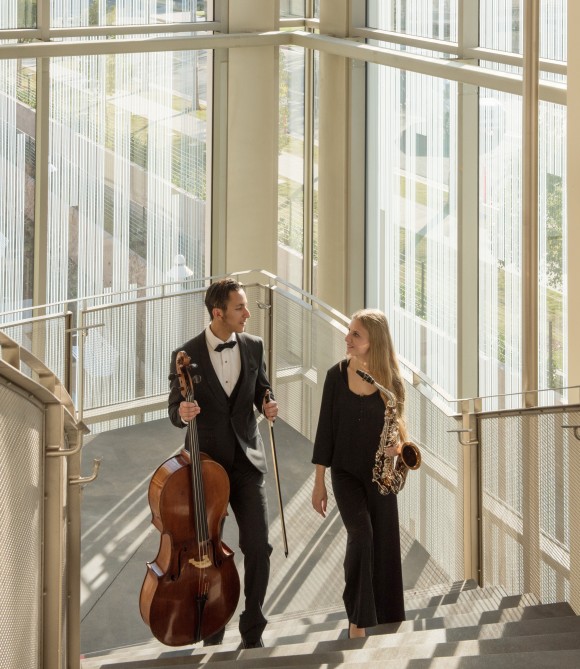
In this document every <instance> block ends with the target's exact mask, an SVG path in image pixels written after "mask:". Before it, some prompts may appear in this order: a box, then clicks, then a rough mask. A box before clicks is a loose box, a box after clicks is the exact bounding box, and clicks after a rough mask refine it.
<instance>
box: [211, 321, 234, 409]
mask: <svg viewBox="0 0 580 669" xmlns="http://www.w3.org/2000/svg"><path fill="white" fill-rule="evenodd" d="M205 341H206V344H207V350H208V351H209V359H210V360H211V364H212V365H213V368H214V370H215V373H216V375H217V377H218V379H219V382H220V383H221V384H222V388H223V389H224V390H225V392H226V395H227V396H228V397H229V396H230V395H231V394H232V391H233V389H234V388H235V386H236V383H237V382H238V379H239V378H240V372H241V371H242V360H241V358H240V343H239V342H237V338H236V334H235V332H233V333H232V334H231V335H230V337H229V338H228V340H227V341H236V342H237V344H236V345H235V346H234V347H233V348H224V350H223V351H216V350H215V348H216V346H218V345H219V344H222V343H224V342H222V340H221V339H220V338H219V337H216V336H215V335H214V333H213V332H212V331H211V328H210V326H209V325H208V326H207V327H206V329H205Z"/></svg>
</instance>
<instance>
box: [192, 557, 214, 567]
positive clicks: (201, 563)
mask: <svg viewBox="0 0 580 669" xmlns="http://www.w3.org/2000/svg"><path fill="white" fill-rule="evenodd" d="M188 562H189V564H192V565H193V566H194V567H195V568H196V569H207V567H211V564H212V563H211V560H210V559H209V556H208V555H203V556H202V558H201V560H196V559H195V558H191V559H190V560H188Z"/></svg>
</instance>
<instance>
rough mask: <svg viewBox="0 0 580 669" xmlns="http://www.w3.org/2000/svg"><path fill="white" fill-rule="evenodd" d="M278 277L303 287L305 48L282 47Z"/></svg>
mask: <svg viewBox="0 0 580 669" xmlns="http://www.w3.org/2000/svg"><path fill="white" fill-rule="evenodd" d="M279 110H280V112H279V113H280V134H279V140H278V150H279V160H278V274H279V275H280V276H282V277H284V278H285V279H286V280H288V281H290V282H291V283H293V284H295V285H297V286H302V276H303V262H304V49H302V48H299V47H292V46H288V47H282V48H280V105H279Z"/></svg>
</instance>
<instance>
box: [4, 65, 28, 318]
mask: <svg viewBox="0 0 580 669" xmlns="http://www.w3.org/2000/svg"><path fill="white" fill-rule="evenodd" d="M35 123H36V61H35V60H34V59H20V60H0V313H2V312H4V311H10V310H12V309H22V308H23V307H26V306H29V305H31V304H32V282H33V258H34V185H35V169H36V160H35V158H36V150H35ZM14 318H15V317H14V315H12V316H10V315H8V316H7V317H6V318H5V319H4V320H5V321H10V320H14Z"/></svg>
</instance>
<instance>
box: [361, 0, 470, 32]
mask: <svg viewBox="0 0 580 669" xmlns="http://www.w3.org/2000/svg"><path fill="white" fill-rule="evenodd" d="M457 1H458V0H368V5H367V6H368V10H367V15H368V19H367V23H368V25H369V27H370V28H378V29H379V30H389V31H392V32H398V33H405V34H408V35H415V36H417V37H432V38H434V39H439V40H446V41H452V42H456V41H457Z"/></svg>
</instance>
